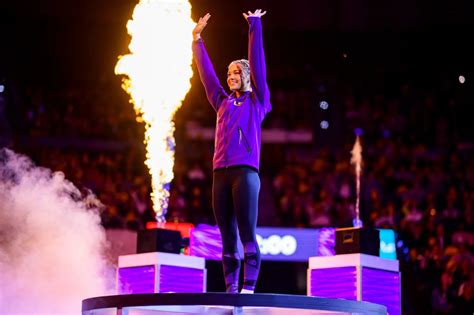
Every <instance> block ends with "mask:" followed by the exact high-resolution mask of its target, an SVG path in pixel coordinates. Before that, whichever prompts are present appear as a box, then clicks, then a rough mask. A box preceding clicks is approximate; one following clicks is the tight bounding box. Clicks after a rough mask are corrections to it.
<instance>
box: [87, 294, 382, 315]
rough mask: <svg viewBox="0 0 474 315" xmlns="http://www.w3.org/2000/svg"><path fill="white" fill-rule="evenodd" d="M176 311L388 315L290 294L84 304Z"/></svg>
mask: <svg viewBox="0 0 474 315" xmlns="http://www.w3.org/2000/svg"><path fill="white" fill-rule="evenodd" d="M191 306H192V307H191ZM173 307H175V310H174V311H179V313H180V314H205V313H208V314H212V313H214V314H290V313H293V312H294V313H293V314H328V313H329V314H353V313H356V314H373V315H375V314H377V315H386V314H387V309H386V307H385V306H383V305H379V304H374V303H368V302H359V301H350V300H344V299H329V298H320V297H311V296H305V295H288V294H260V293H256V294H228V293H155V294H127V295H111V296H100V297H94V298H89V299H85V300H83V301H82V313H83V314H101V313H100V312H97V311H98V310H100V309H108V312H107V313H104V314H113V313H111V312H110V309H116V313H118V314H124V313H127V312H130V311H131V310H133V312H130V314H132V313H133V314H140V312H139V310H140V309H142V310H146V314H160V311H162V312H164V313H166V314H170V313H171V312H172V311H173ZM219 308H220V311H217V310H218V309H219ZM229 309H230V310H229ZM236 309H237V310H238V311H236ZM226 310H227V311H226ZM150 311H156V313H155V312H151V313H150Z"/></svg>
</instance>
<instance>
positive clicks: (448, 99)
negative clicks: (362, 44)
mask: <svg viewBox="0 0 474 315" xmlns="http://www.w3.org/2000/svg"><path fill="white" fill-rule="evenodd" d="M290 69H291V68H290ZM282 71H283V73H280V72H282ZM302 75H303V76H304V75H306V76H308V77H310V79H309V80H305V81H301V80H300V81H297V82H298V83H295V80H297V78H298V77H300V76H302ZM269 77H270V78H271V79H270V85H271V84H272V83H273V84H274V86H275V88H274V89H272V103H273V111H272V113H271V114H270V115H269V117H268V120H267V121H265V122H264V125H263V127H264V128H281V129H286V130H306V131H308V130H309V131H311V133H312V135H313V141H312V142H311V143H306V144H300V145H299V144H291V145H290V144H287V143H264V144H263V151H262V162H261V163H262V165H261V177H262V191H261V197H260V199H261V200H264V202H261V206H260V212H261V220H260V221H259V225H265V226H287V227H312V228H318V227H328V226H330V227H348V226H351V225H352V220H353V218H354V217H355V216H356V209H357V208H358V209H359V212H360V213H359V215H360V218H361V219H362V221H363V222H364V225H365V226H369V227H378V228H390V229H393V230H394V231H395V232H396V235H397V247H398V258H399V259H400V263H401V268H402V279H403V283H402V292H403V309H404V313H406V314H422V313H426V312H427V310H429V312H431V313H432V314H463V313H466V312H467V310H470V311H472V309H473V287H474V257H473V246H474V234H473V233H472V231H473V230H474V211H473V205H474V189H473V188H474V159H473V152H474V148H473V142H472V139H469V137H470V136H472V134H470V131H471V130H472V126H470V123H469V117H468V116H467V115H466V112H465V110H464V109H465V108H466V106H467V105H466V104H469V99H468V98H467V97H466V95H465V94H464V93H465V92H464V91H463V87H462V86H460V85H459V84H455V83H456V82H454V83H448V82H447V81H442V82H441V83H439V84H438V85H436V86H433V87H432V88H430V89H427V88H426V86H420V85H418V83H417V82H413V81H406V82H399V83H398V84H392V85H390V86H389V87H386V88H380V84H379V82H377V80H374V81H373V82H374V83H373V84H372V85H371V84H368V83H367V82H365V83H364V84H366V85H364V84H362V83H361V84H359V85H358V86H353V85H352V84H351V83H352V81H350V80H347V81H344V80H340V81H334V79H331V78H326V79H321V78H318V77H317V76H316V74H312V73H311V71H310V70H308V69H300V72H298V71H296V70H295V71H294V72H291V71H290V70H287V71H284V70H282V69H279V72H277V73H271V76H269ZM101 84H102V85H100V86H97V87H95V88H88V89H78V88H70V87H69V88H58V89H48V88H46V87H44V86H39V85H38V86H32V87H31V86H30V87H24V86H19V87H18V88H17V89H16V90H13V89H11V90H10V91H9V94H8V93H6V94H4V95H6V96H7V98H6V100H7V102H5V98H3V99H2V102H1V104H0V113H1V114H2V115H1V117H0V118H1V120H0V121H1V122H2V128H3V129H2V130H4V129H5V130H7V128H8V134H10V135H11V139H10V141H9V142H8V144H7V146H10V147H11V148H13V149H14V150H16V151H19V152H21V153H25V154H27V155H29V156H31V157H32V158H33V159H34V161H35V162H36V163H37V164H39V165H41V166H45V167H49V168H51V169H52V170H54V171H61V172H64V173H65V174H66V177H67V178H68V179H69V180H71V181H72V182H73V183H74V184H76V185H77V186H78V187H80V188H81V189H85V190H90V191H92V192H93V193H94V194H96V195H97V196H98V198H99V199H100V200H101V202H102V203H103V204H104V210H103V212H102V214H101V215H102V220H103V221H102V223H103V225H104V226H105V227H106V228H127V229H133V230H137V229H141V228H144V227H145V225H146V223H147V222H150V221H153V220H154V219H155V218H154V212H153V206H152V202H151V200H150V192H151V191H150V189H151V188H150V187H151V185H150V176H149V174H148V170H147V169H146V167H145V165H144V163H143V162H144V160H145V147H144V145H143V131H144V124H143V122H137V120H136V115H135V112H134V110H133V108H132V106H131V105H130V104H129V103H128V100H127V96H126V95H125V94H124V93H122V94H120V93H117V96H115V97H111V96H110V94H113V93H110V91H111V85H112V83H108V84H106V83H101ZM7 92H8V91H7ZM190 99H192V100H187V101H185V104H184V105H183V108H182V109H181V110H180V111H179V112H178V114H177V116H176V126H177V127H176V130H177V131H176V138H177V144H178V145H177V146H176V162H175V166H174V174H175V177H174V179H173V182H172V183H171V188H170V199H169V208H168V209H167V219H168V221H176V222H191V223H207V224H214V218H213V216H212V211H211V204H210V200H211V196H210V194H211V177H212V170H211V160H212V150H211V148H212V143H211V142H209V141H205V140H200V139H194V140H191V139H189V138H187V136H186V132H184V130H185V128H186V123H188V122H189V121H193V122H195V123H196V124H199V125H201V126H204V127H209V126H212V125H213V120H214V119H215V116H214V114H213V112H212V109H210V107H209V106H208V105H207V103H206V100H205V98H204V96H203V94H199V93H198V92H194V95H193V97H192V98H190ZM322 101H325V102H327V103H328V106H329V108H328V109H322V107H321V106H320V105H321V102H322ZM5 104H7V105H6V106H5ZM9 106H10V107H9ZM322 119H327V120H328V121H329V124H330V125H329V126H330V127H329V128H328V129H321V128H320V124H319V121H320V120H322ZM5 134H7V133H6V132H5ZM356 135H359V136H360V139H361V143H362V149H363V151H362V156H363V165H362V173H361V176H360V181H361V190H360V203H359V205H358V206H359V207H357V204H356V197H357V196H356V189H355V187H356V183H355V178H356V177H355V173H354V165H352V164H351V150H352V147H353V144H354V141H355V136H356ZM2 141H4V140H2Z"/></svg>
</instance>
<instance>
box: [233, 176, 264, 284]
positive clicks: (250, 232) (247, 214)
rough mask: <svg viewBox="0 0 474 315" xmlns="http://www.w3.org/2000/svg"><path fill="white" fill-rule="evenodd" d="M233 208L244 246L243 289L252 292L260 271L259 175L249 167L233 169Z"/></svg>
mask: <svg viewBox="0 0 474 315" xmlns="http://www.w3.org/2000/svg"><path fill="white" fill-rule="evenodd" d="M232 179H233V180H232V195H233V201H234V209H235V213H236V216H237V223H238V226H239V233H240V239H241V241H242V244H243V247H244V283H243V287H242V289H243V291H245V292H253V291H254V290H255V285H256V283H257V279H258V274H259V272H260V249H259V247H258V243H257V239H256V228H257V217H258V194H259V191H260V177H259V176H258V173H257V172H256V171H254V170H252V169H250V168H246V167H244V168H239V169H236V170H235V175H234V176H233V178H232Z"/></svg>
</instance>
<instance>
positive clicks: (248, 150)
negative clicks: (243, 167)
mask: <svg viewBox="0 0 474 315" xmlns="http://www.w3.org/2000/svg"><path fill="white" fill-rule="evenodd" d="M238 129H239V145H240V143H241V142H242V139H243V140H244V145H245V149H246V150H247V152H248V153H250V151H252V150H251V149H250V144H249V142H248V141H247V138H246V137H245V135H244V132H243V131H242V128H240V127H238Z"/></svg>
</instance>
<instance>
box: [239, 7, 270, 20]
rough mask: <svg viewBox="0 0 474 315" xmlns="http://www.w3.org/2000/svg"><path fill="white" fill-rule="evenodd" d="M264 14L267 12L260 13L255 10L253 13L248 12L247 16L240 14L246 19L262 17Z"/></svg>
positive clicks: (258, 10) (259, 10) (260, 11)
mask: <svg viewBox="0 0 474 315" xmlns="http://www.w3.org/2000/svg"><path fill="white" fill-rule="evenodd" d="M265 13H267V11H263V12H262V10H261V9H257V10H255V12H253V13H252V12H250V11H248V12H247V14H245V13H242V14H243V15H244V18H245V19H247V18H248V17H250V16H254V17H262V16H264V15H265Z"/></svg>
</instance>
